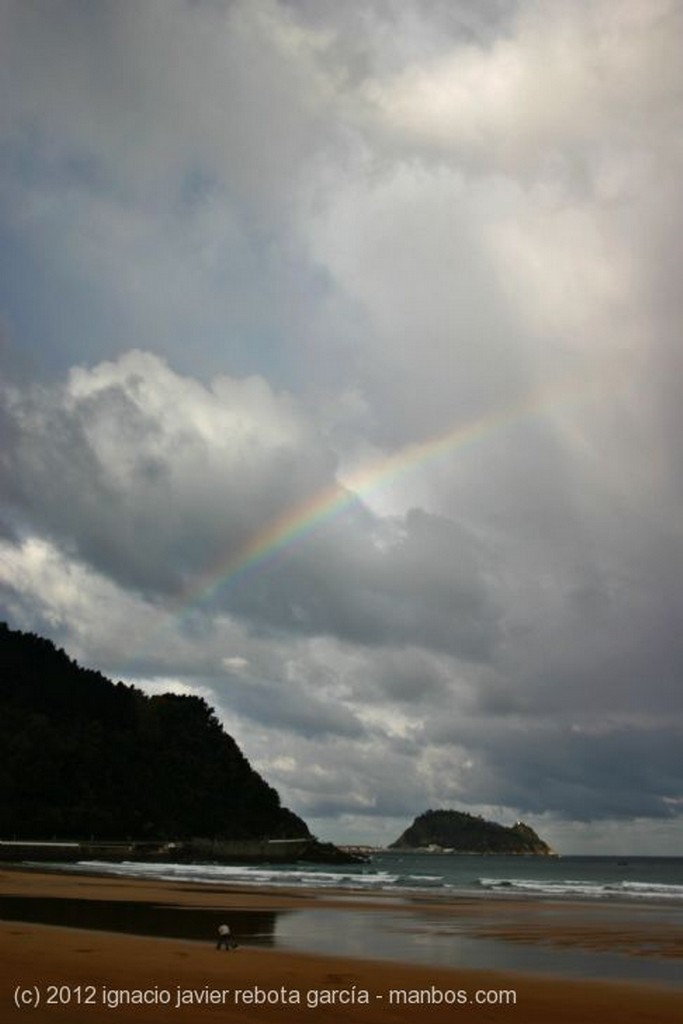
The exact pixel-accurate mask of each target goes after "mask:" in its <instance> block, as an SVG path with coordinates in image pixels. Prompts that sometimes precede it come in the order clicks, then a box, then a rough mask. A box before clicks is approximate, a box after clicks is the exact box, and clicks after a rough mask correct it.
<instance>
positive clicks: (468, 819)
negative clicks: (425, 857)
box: [389, 810, 555, 857]
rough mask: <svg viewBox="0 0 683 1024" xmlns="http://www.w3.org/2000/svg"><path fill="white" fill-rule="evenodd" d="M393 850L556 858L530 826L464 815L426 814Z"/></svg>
mask: <svg viewBox="0 0 683 1024" xmlns="http://www.w3.org/2000/svg"><path fill="white" fill-rule="evenodd" d="M389 849H390V850H406V851H407V850H409V851H411V852H414V851H416V850H424V851H426V852H429V853H480V854H481V853H488V854H496V853H498V854H522V855H524V854H526V855H529V854H530V855H534V856H542V857H552V856H555V853H554V851H553V850H552V849H551V847H550V846H548V844H547V843H545V842H544V841H543V840H542V839H541V838H540V837H539V836H538V835H537V834H536V833H535V832H534V830H533V829H532V828H530V826H529V825H525V824H524V822H523V821H518V822H517V823H516V824H514V825H509V826H508V825H499V824H498V823H497V822H495V821H486V820H485V819H484V818H482V817H480V816H478V815H474V814H467V813H466V812H464V811H453V810H438V811H431V810H430V811H425V812H424V814H420V815H419V816H418V817H417V818H415V821H414V822H413V824H412V825H411V826H410V828H407V829H406V830H405V832H403V834H402V835H400V836H399V838H398V839H397V840H396V841H395V842H394V843H392V844H391V845H390V847H389Z"/></svg>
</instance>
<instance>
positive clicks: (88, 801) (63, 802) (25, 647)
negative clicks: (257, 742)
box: [0, 624, 310, 840]
mask: <svg viewBox="0 0 683 1024" xmlns="http://www.w3.org/2000/svg"><path fill="white" fill-rule="evenodd" d="M0 749H1V750H2V763H1V764H0V838H5V839H11V838H12V837H14V836H16V837H17V838H21V839H38V838H41V839H46V838H50V839H71V838H81V839H91V838H92V839H108V840H111V839H127V838H134V839H145V838H150V839H155V840H161V839H173V840H176V839H185V838H190V837H197V836H205V837H212V838H224V839H261V838H263V837H269V838H298V837H309V836H310V833H309V831H308V827H307V826H306V824H305V822H304V821H302V820H301V818H299V817H297V815H296V814H294V813H293V812H292V811H289V810H287V808H285V807H282V806H281V804H280V798H279V796H278V794H277V793H276V791H275V790H274V789H273V788H272V787H271V786H269V785H268V784H267V783H266V782H265V781H264V780H263V779H262V778H261V776H260V775H258V774H257V772H255V771H254V770H253V769H252V767H251V766H250V764H249V762H248V761H247V759H246V758H245V757H244V755H243V754H242V752H241V751H240V749H239V747H238V746H237V744H236V743H235V741H234V740H233V739H232V737H230V736H228V735H227V734H226V733H225V732H224V730H223V728H222V726H221V724H220V723H219V721H218V719H217V718H216V716H215V714H214V712H213V710H212V709H211V708H210V707H209V706H208V704H207V703H206V702H205V701H204V700H202V699H201V698H199V697H194V696H177V695H175V694H164V695H162V696H158V697H147V696H145V694H143V693H142V692H141V691H140V690H137V689H136V688H135V687H132V686H125V685H124V684H123V683H117V684H116V685H114V683H112V682H110V681H109V680H108V679H105V678H104V677H103V676H102V675H100V674H99V672H92V671H88V670H85V669H83V668H81V667H80V666H78V665H77V664H76V663H75V662H73V661H71V659H69V658H68V657H67V655H66V654H65V653H64V652H63V651H59V650H57V649H56V648H55V647H54V646H53V644H51V643H50V642H49V641H47V640H44V639H41V638H40V637H37V636H34V635H32V634H24V633H20V632H14V631H12V630H9V629H8V628H7V626H5V625H4V624H0Z"/></svg>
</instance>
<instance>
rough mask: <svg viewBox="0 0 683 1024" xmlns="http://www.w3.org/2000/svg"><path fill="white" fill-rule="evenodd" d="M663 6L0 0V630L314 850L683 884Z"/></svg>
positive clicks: (677, 151)
mask: <svg viewBox="0 0 683 1024" xmlns="http://www.w3.org/2000/svg"><path fill="white" fill-rule="evenodd" d="M681 38H683V5H682V4H681V3H680V2H679V0H648V2H647V3H645V2H643V0H619V2H617V3H615V2H614V0H546V2H538V0H362V2H361V0H348V2H345V3H343V4H339V3H336V2H334V0H143V2H134V0H99V2H98V3H96V4H94V3H90V2H88V0H0V93H1V94H2V97H3V102H2V105H1V107H0V372H1V384H0V429H1V430H2V454H1V455H0V488H1V495H2V504H1V505H0V596H1V598H2V600H1V605H2V607H1V609H0V613H1V615H2V617H3V618H4V619H6V620H7V622H8V623H9V624H10V626H12V627H13V628H18V629H24V630H30V631H33V632H37V633H39V634H41V635H44V636H47V637H49V638H51V639H52V640H53V641H55V643H57V644H58V646H60V647H63V648H64V649H65V650H66V651H67V652H68V653H69V654H70V655H71V656H72V657H74V658H76V659H77V660H78V661H79V662H80V663H81V664H83V665H86V666H88V667H95V668H98V669H100V670H101V671H102V672H103V673H104V674H106V675H108V676H109V677H110V678H112V679H115V680H119V679H121V680H124V681H126V682H128V683H133V684H135V685H136V686H139V687H141V688H142V689H143V690H145V691H146V692H148V693H159V692H163V691H165V690H172V691H175V692H179V693H196V694H200V695H201V696H203V697H205V698H206V699H207V701H209V703H210V704H211V705H212V706H214V707H215V708H216V709H217V711H218V714H219V717H220V718H221V720H222V722H223V724H224V726H225V728H226V730H227V731H228V732H229V733H230V734H231V735H232V736H234V737H235V739H236V740H237V742H238V743H239V744H240V746H241V747H242V749H243V751H244V753H245V754H246V756H247V757H248V758H249V760H250V761H251V763H252V764H253V765H254V767H255V768H257V769H258V770H259V771H260V772H261V773H262V774H263V775H264V776H265V778H266V779H267V780H268V781H269V782H270V783H271V784H272V785H274V786H275V787H276V788H277V789H278V791H279V792H280V794H281V796H282V800H283V803H284V804H286V805H287V806H289V807H291V808H292V809H293V810H295V811H296V812H297V813H299V814H300V815H302V816H303V817H304V819H305V820H306V822H307V823H308V824H309V826H310V827H311V829H312V831H314V832H315V833H316V834H318V835H319V836H320V837H321V838H323V839H326V840H332V841H337V842H367V843H373V844H384V843H388V842H391V841H393V840H394V839H395V838H397V836H398V835H399V834H400V833H401V832H402V831H403V830H404V829H405V828H406V827H407V825H408V824H409V823H410V822H411V821H412V820H413V818H414V817H415V816H416V815H417V814H419V813H421V812H423V811H424V810H426V809H427V808H436V807H454V808H458V809H460V810H464V811H469V812H471V813H475V814H482V815H484V816H485V817H488V818H493V819H494V820H499V821H502V822H504V823H506V824H510V823H512V822H514V821H515V820H516V819H518V818H522V819H523V820H525V821H527V822H528V823H530V824H531V825H532V826H533V827H535V828H536V829H537V830H538V831H539V833H540V834H541V835H542V836H543V837H544V838H545V839H547V840H548V841H549V842H551V843H552V844H553V845H554V846H555V847H556V848H557V849H558V850H559V851H560V852H562V853H610V852H627V853H642V854H648V853H650V854H658V853H661V854H667V853H668V854H683V841H682V837H683V831H682V829H681V824H682V823H683V756H682V750H683V742H682V740H683V737H682V729H681V726H682V723H683V697H682V687H681V680H682V678H683V629H682V628H681V622H682V619H683V516H682V514H681V498H682V492H683V446H682V445H681V437H683V402H681V397H680V386H681V379H682V377H683V374H682V370H683V365H682V364H683V349H682V348H681V340H680V339H681V323H682V322H683V316H682V314H683V308H682V307H683V299H682V296H683V290H682V289H681V287H680V262H681V238H683V194H682V193H683V62H681V60H680V42H679V41H680V39H681Z"/></svg>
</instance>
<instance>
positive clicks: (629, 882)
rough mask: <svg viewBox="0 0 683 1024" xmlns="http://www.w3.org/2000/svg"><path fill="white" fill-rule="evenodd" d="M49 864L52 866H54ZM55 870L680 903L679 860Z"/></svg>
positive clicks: (452, 860)
mask: <svg viewBox="0 0 683 1024" xmlns="http://www.w3.org/2000/svg"><path fill="white" fill-rule="evenodd" d="M55 867H57V865H55ZM58 867H59V870H62V871H65V870H69V868H70V867H71V869H72V870H76V871H80V872H83V871H93V872H96V873H97V874H110V875H117V876H122V877H127V878H147V879H160V880H164V881H183V882H196V883H204V884H206V885H226V884H237V885H241V886H242V885H243V886H257V887H262V886H271V887H272V886H276V887H277V886H282V887H287V888H299V887H301V888H306V889H313V890H317V889H320V890H324V889H338V890H348V892H349V894H352V893H363V894H366V895H370V894H371V893H377V894H380V893H381V894H383V895H385V896H386V895H389V894H392V893H394V894H396V895H397V896H404V897H407V896H408V895H410V893H415V894H421V895H427V894H429V895H431V896H433V897H434V898H438V896H439V895H440V894H443V895H444V896H447V897H449V898H450V897H453V896H469V897H474V896H479V897H482V898H485V897H487V896H495V897H497V898H501V897H502V898H505V897H514V898H515V899H519V898H526V899H533V898H541V899H544V900H548V899H557V900H589V901H596V900H600V901H609V902H614V901H619V902H624V901H629V902H634V903H642V902H648V903H649V902H656V903H662V902H666V903H673V904H679V905H681V906H683V857H623V856H620V857H608V856H601V857H590V856H567V857H523V856H495V855H490V856H478V855H463V854H449V853H403V852H401V853H399V852H394V851H382V852H377V853H374V854H372V855H371V857H370V859H369V860H368V861H367V863H362V864H352V865H341V866H336V865H335V866H333V867H332V866H329V865H313V864H311V865H302V864H300V863H296V864H258V865H225V864H169V863H159V864H155V863H136V862H132V861H129V862H124V863H116V864H115V863H105V862H101V861H97V862H95V861H92V862H89V861H81V862H79V863H77V864H74V865H71V866H70V865H65V864H61V865H59V866H58Z"/></svg>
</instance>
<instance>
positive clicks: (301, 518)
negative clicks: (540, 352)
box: [169, 389, 573, 616]
mask: <svg viewBox="0 0 683 1024" xmlns="http://www.w3.org/2000/svg"><path fill="white" fill-rule="evenodd" d="M572 390H573V389H572ZM556 400H557V398H555V401H556ZM549 404H550V400H549V399H547V398H546V399H545V400H539V399H538V398H536V397H534V398H532V399H529V398H525V399H523V400H520V401H518V402H516V403H514V404H513V405H509V406H507V407H506V408H505V410H503V411H502V412H501V411H500V410H499V411H497V412H495V413H489V414H487V415H484V416H480V417H477V418H475V419H473V420H470V421H468V422H467V423H465V424H462V423H459V424H458V425H457V426H456V427H454V428H450V429H449V430H448V431H445V432H444V433H442V434H438V435H437V436H436V437H431V438H429V439H427V440H425V441H419V442H415V443H413V444H409V445H406V446H405V447H404V448H401V449H400V450H399V451H397V452H394V453H393V454H391V455H386V456H381V457H378V458H376V459H373V460H371V461H369V462H367V463H366V464H365V465H363V466H362V467H361V468H360V469H357V470H355V471H353V472H352V473H350V474H349V475H348V476H346V478H345V483H344V484H343V485H342V484H340V483H339V482H337V481H335V482H334V483H333V484H331V485H330V486H328V487H326V488H324V489H323V490H321V491H318V492H317V493H316V494H315V495H314V496H313V497H312V498H309V499H307V500H306V501H303V502H300V503H299V504H297V505H295V506H293V507H292V508H290V509H288V510H287V511H285V512H284V513H282V514H281V515H280V516H278V517H277V518H276V519H275V520H273V521H272V522H271V523H269V524H268V525H267V526H266V527H265V528H263V529H262V530H260V531H259V532H258V533H256V534H254V535H253V536H252V537H251V538H250V539H249V540H248V541H247V542H246V544H244V545H243V546H242V547H241V548H240V549H239V551H237V552H236V553H233V554H231V555H229V556H228V557H227V558H224V559H222V560H221V561H220V562H219V563H218V565H214V566H212V567H211V568H210V569H208V570H205V571H204V572H203V573H201V574H200V575H198V576H195V577H194V578H193V580H192V581H191V583H190V584H189V585H188V586H187V587H186V588H184V589H183V590H182V591H181V592H180V593H179V594H177V595H176V596H175V598H174V599H173V600H172V602H170V603H169V611H170V613H171V614H173V615H176V616H178V615H182V613H183V612H184V611H186V610H188V609H190V608H192V607H193V606H196V605H198V604H202V603H203V602H205V601H207V600H208V599H209V598H210V597H211V596H212V595H213V594H215V593H216V592H217V591H218V590H219V589H220V588H221V587H223V586H227V585H228V584H229V583H231V582H232V581H233V580H234V579H236V578H238V577H239V576H241V575H242V574H243V573H245V572H247V571H249V570H250V569H253V568H256V567H258V566H260V565H262V564H264V563H266V562H267V561H268V560H269V559H271V558H273V557H274V556H275V555H276V554H277V553H278V552H280V551H282V550H283V549H285V548H286V547H288V546H289V545H290V544H292V543H294V542H295V541H296V540H298V539H300V538H303V537H305V536H306V535H307V534H309V533H311V532H312V531H313V530H315V529H316V527H318V526H320V525H321V524H323V523H325V522H327V521H328V520H330V519H332V518H334V516H335V515H337V514H339V513H340V512H342V511H343V510H344V509H345V508H349V507H350V506H351V505H352V504H353V503H354V502H356V501H359V500H362V498H363V497H365V496H367V495H369V494H371V493H372V492H373V491H374V490H376V489H377V488H378V487H381V486H382V485H383V484H386V483H388V482H390V481H392V480H394V479H397V478H398V477H400V476H401V475H403V474H404V473H407V472H409V471H410V470H411V469H414V468H416V467H417V466H421V465H424V464H425V463H428V462H431V461H433V460H435V459H437V458H439V457H441V456H444V455H447V454H449V453H450V452H452V451H454V450H455V449H457V448H459V447H462V446H463V445H465V444H467V443H474V442H475V441H478V440H480V439H483V438H484V437H486V436H487V435H488V434H490V433H492V432H493V431H495V430H496V429H499V428H500V427H502V426H506V425H509V424H512V423H514V422H515V421H517V420H521V419H523V418H525V417H527V416H529V415H533V414H536V413H540V412H542V411H543V410H544V409H545V408H546V406H548V405H549Z"/></svg>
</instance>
